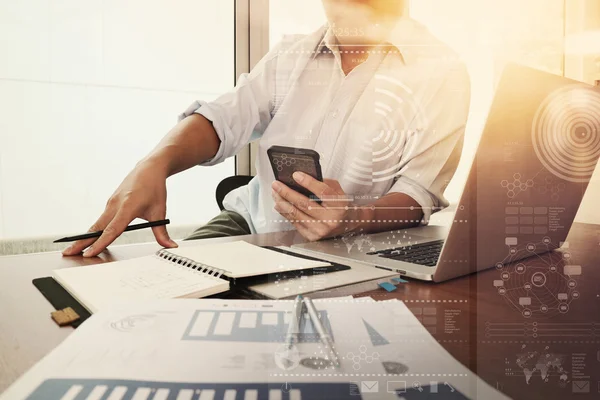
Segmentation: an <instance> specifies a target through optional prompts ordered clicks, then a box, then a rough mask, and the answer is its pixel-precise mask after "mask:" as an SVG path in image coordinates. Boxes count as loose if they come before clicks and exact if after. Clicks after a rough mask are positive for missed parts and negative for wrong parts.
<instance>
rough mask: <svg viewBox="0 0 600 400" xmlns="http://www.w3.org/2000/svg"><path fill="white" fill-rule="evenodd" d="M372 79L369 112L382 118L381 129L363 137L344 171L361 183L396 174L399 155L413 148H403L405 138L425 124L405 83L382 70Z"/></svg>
mask: <svg viewBox="0 0 600 400" xmlns="http://www.w3.org/2000/svg"><path fill="white" fill-rule="evenodd" d="M374 82H375V89H374V96H375V101H374V103H373V105H374V109H373V112H374V114H375V117H377V118H380V119H381V120H382V125H381V126H382V129H381V130H379V131H378V132H375V133H374V134H373V135H370V134H369V135H367V136H366V137H365V139H364V140H363V141H362V143H361V152H360V155H359V156H358V157H356V158H355V159H354V160H353V161H352V164H351V165H350V168H349V169H348V171H347V172H346V173H347V179H349V180H350V181H352V182H354V183H357V184H359V185H365V186H371V185H372V184H373V183H377V182H387V181H389V180H392V179H394V178H396V177H397V175H398V172H399V171H400V168H402V164H403V163H404V162H405V161H403V157H401V155H403V154H405V155H406V154H410V153H411V152H412V151H414V149H409V148H406V146H407V143H410V141H409V140H408V139H409V138H410V136H411V135H418V134H422V132H423V131H424V130H425V129H427V127H428V126H429V122H428V120H427V118H426V117H425V111H424V109H423V107H422V106H421V104H420V103H419V102H418V101H417V97H416V96H415V94H414V92H413V90H412V89H411V88H410V87H409V86H408V85H406V84H405V83H404V82H402V81H400V80H399V79H397V78H393V77H390V76H388V75H384V74H376V75H375V77H374ZM409 128H410V129H409Z"/></svg>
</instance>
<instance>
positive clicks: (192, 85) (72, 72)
mask: <svg viewBox="0 0 600 400" xmlns="http://www.w3.org/2000/svg"><path fill="white" fill-rule="evenodd" d="M233 5H234V2H233V0H227V1H225V0H224V1H214V0H179V1H177V2H175V3H173V2H165V1H154V0H153V1H147V0H144V1H142V0H128V1H118V0H103V1H100V0H92V1H85V2H82V1H79V0H60V1H51V2H49V1H42V0H26V1H3V2H0V54H2V62H0V109H1V110H2V112H1V113H0V238H17V237H32V236H46V235H58V234H62V233H69V232H79V231H82V230H86V229H87V228H88V227H89V225H91V224H92V223H93V222H94V221H95V220H96V218H97V217H98V216H99V215H100V213H101V212H102V211H103V209H104V205H105V202H106V200H107V199H108V197H109V196H110V195H111V194H112V192H113V191H114V190H115V189H116V187H117V186H118V184H119V183H120V182H121V180H122V179H123V178H124V177H125V175H126V174H127V173H128V171H130V170H131V168H133V167H134V166H135V164H136V162H137V161H139V160H140V159H141V158H142V157H143V156H144V155H146V154H147V153H148V152H149V151H150V150H151V149H152V148H153V147H154V146H155V145H156V144H157V143H158V142H159V140H160V139H161V138H162V137H163V136H164V135H165V134H166V132H167V131H168V130H169V129H170V128H171V127H172V126H173V125H174V124H175V123H176V122H177V115H178V114H180V113H181V112H183V111H184V110H185V109H186V108H187V107H188V106H189V105H190V104H191V103H192V102H193V101H194V100H197V99H203V100H211V99H213V98H215V97H216V96H218V95H219V94H221V93H223V92H225V91H227V90H230V89H231V88H232V87H233V84H234V70H233V69H234V7H233ZM5 39H6V40H5ZM233 174H234V160H233V159H231V160H228V161H226V162H225V163H223V164H221V165H219V166H216V167H211V168H204V167H197V168H194V169H192V170H190V171H186V172H184V173H183V174H180V175H178V176H175V177H173V178H171V179H170V180H169V182H168V188H169V200H168V216H169V217H170V218H171V220H172V224H173V225H188V224H189V225H200V224H201V223H202V222H206V221H208V220H209V219H210V218H211V217H213V216H214V215H215V214H216V213H217V212H218V207H217V205H216V202H215V200H214V195H213V193H214V190H215V187H216V184H217V183H218V182H219V181H220V180H221V179H223V178H225V177H226V176H230V175H233Z"/></svg>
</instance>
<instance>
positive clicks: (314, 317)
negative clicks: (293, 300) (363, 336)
mask: <svg viewBox="0 0 600 400" xmlns="http://www.w3.org/2000/svg"><path fill="white" fill-rule="evenodd" d="M304 304H305V305H306V310H307V311H308V316H309V317H310V320H311V322H312V324H313V326H314V327H315V329H316V330H317V333H318V334H319V337H320V339H321V343H323V345H324V346H325V348H326V349H327V351H328V352H329V354H330V357H331V360H332V361H333V365H334V366H335V367H336V368H337V367H339V366H340V359H339V357H338V355H337V353H336V351H335V350H334V348H333V342H332V341H331V337H330V336H329V335H328V334H327V332H325V328H323V325H322V324H321V320H320V319H319V313H318V312H317V309H316V308H315V305H314V304H313V302H312V300H311V299H310V298H308V297H305V298H304Z"/></svg>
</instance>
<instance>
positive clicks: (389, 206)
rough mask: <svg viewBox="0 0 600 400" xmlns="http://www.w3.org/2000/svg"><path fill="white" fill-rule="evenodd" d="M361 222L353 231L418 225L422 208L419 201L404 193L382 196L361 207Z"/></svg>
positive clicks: (369, 231) (372, 231) (392, 228)
mask: <svg viewBox="0 0 600 400" xmlns="http://www.w3.org/2000/svg"><path fill="white" fill-rule="evenodd" d="M362 211H363V212H362V215H361V221H365V222H361V223H360V225H359V226H358V228H357V229H355V231H357V232H365V233H375V232H383V231H391V230H394V229H403V228H409V227H412V226H416V225H419V223H420V221H421V218H423V210H422V209H421V206H420V205H419V203H417V202H416V201H415V200H414V199H413V198H412V197H410V196H408V195H406V194H404V193H392V194H388V195H386V196H383V197H382V198H380V199H379V200H377V201H375V202H374V203H373V204H371V205H370V206H366V207H364V206H363V208H362Z"/></svg>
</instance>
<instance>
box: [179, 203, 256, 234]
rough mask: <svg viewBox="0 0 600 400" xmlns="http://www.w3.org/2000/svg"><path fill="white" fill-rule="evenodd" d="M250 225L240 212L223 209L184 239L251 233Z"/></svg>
mask: <svg viewBox="0 0 600 400" xmlns="http://www.w3.org/2000/svg"><path fill="white" fill-rule="evenodd" d="M250 233H252V232H250V227H248V223H247V222H246V220H245V219H244V217H242V216H241V215H240V214H238V213H236V212H234V211H228V210H223V211H222V212H221V214H219V215H217V216H216V217H214V218H213V219H211V220H210V221H208V223H207V224H206V225H204V226H201V227H200V228H198V229H196V230H195V231H194V232H192V234H191V235H190V236H188V237H186V238H185V239H184V240H198V239H210V238H216V237H224V236H239V235H249V234H250Z"/></svg>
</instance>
